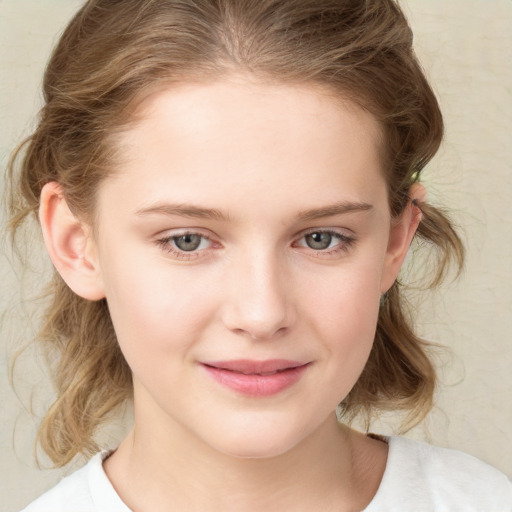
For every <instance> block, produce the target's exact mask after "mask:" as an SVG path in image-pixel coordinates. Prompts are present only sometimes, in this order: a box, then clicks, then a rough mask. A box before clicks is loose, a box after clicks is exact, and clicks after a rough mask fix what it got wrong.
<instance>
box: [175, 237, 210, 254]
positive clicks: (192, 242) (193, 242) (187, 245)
mask: <svg viewBox="0 0 512 512" xmlns="http://www.w3.org/2000/svg"><path fill="white" fill-rule="evenodd" d="M172 241H173V243H174V245H175V246H176V247H177V248H178V249H180V251H186V252H189V251H195V250H197V249H199V248H200V247H201V243H203V245H204V242H205V239H204V237H202V236H201V235H196V234H193V233H187V234H185V235H181V236H174V237H172Z"/></svg>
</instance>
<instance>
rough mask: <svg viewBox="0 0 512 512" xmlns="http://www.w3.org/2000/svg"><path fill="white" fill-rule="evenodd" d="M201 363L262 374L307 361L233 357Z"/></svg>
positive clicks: (246, 372) (223, 368) (233, 370)
mask: <svg viewBox="0 0 512 512" xmlns="http://www.w3.org/2000/svg"><path fill="white" fill-rule="evenodd" d="M202 364H204V365H205V366H210V367H212V368H218V369H219V370H228V371H232V372H237V373H244V374H247V375H251V374H263V373H267V374H268V373H275V372H278V371H283V370H289V369H291V368H297V367H300V366H305V365H306V364H308V363H303V362H299V361H291V360H288V359H268V360H266V361H255V360H250V359H233V360H230V361H204V362H203V363H202Z"/></svg>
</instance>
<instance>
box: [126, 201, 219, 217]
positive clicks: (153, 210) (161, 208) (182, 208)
mask: <svg viewBox="0 0 512 512" xmlns="http://www.w3.org/2000/svg"><path fill="white" fill-rule="evenodd" d="M148 214H160V215H169V216H171V215H178V216H180V217H190V218H192V219H213V220H227V216H226V215H224V214H223V213H222V212H221V211H220V210H217V209H215V208H201V207H199V206H193V205H188V204H169V203H157V204H155V205H151V206H148V207H146V208H141V209H140V210H137V211H136V215H137V216H139V217H141V216H143V215H148Z"/></svg>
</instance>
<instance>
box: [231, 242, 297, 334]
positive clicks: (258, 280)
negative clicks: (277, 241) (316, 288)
mask: <svg viewBox="0 0 512 512" xmlns="http://www.w3.org/2000/svg"><path fill="white" fill-rule="evenodd" d="M229 273H230V275H231V278H230V280H231V283H230V290H231V293H230V297H229V299H228V301H227V305H226V306H227V307H226V310H225V318H224V321H225V323H226V325H227V327H228V328H229V329H230V330H232V331H235V332H237V333H238V334H245V335H248V336H250V337H252V338H254V339H268V338H271V337H273V336H274V335H276V334H277V333H282V332H284V331H285V330H287V329H288V328H289V327H291V324H292V323H293V318H294V314H293V305H292V303H291V301H290V297H289V294H288V289H287V279H286V271H285V268H284V262H283V258H281V257H280V255H279V254H277V253H276V251H274V250H271V249H268V248H266V249H261V248H259V249H254V248H252V249H249V250H246V251H243V252H241V253H240V254H239V255H238V257H237V258H236V261H232V265H231V269H230V270H229Z"/></svg>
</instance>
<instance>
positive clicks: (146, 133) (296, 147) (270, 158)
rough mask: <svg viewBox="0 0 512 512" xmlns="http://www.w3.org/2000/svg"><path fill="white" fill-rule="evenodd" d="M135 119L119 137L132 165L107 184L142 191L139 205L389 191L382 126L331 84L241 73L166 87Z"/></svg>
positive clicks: (126, 160) (156, 92) (324, 197)
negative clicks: (169, 198)
mask: <svg viewBox="0 0 512 512" xmlns="http://www.w3.org/2000/svg"><path fill="white" fill-rule="evenodd" d="M134 119H135V121H134V122H132V123H131V124H130V125H129V126H128V128H127V129H125V130H124V131H122V132H121V133H120V134H118V136H117V137H116V139H117V140H116V144H117V145H118V147H119V148H121V149H122V151H121V154H122V155H123V162H122V163H121V165H120V166H119V169H118V172H116V173H114V175H113V177H112V178H111V179H109V180H107V187H108V186H109V182H111V184H112V185H114V184H115V185H116V186H117V190H118V194H124V196H125V197H129V196H130V194H128V190H125V191H124V192H123V191H122V188H123V187H125V186H126V187H130V186H131V187H132V188H133V185H134V184H136V186H135V188H138V191H139V196H141V197H140V198H139V199H138V200H139V201H142V200H143V197H142V196H144V197H146V198H151V200H155V201H157V200H161V201H164V200H167V197H164V196H166V195H169V194H171V195H172V194H178V192H179V194H180V197H173V198H172V199H173V200H174V201H176V200H178V201H184V202H186V201H194V202H196V200H197V199H198V198H199V199H200V200H201V201H202V202H206V203H208V202H209V201H212V202H215V201H217V203H218V200H219V199H220V198H221V197H222V194H223V193H224V194H225V196H224V197H225V202H226V203H228V202H229V201H228V200H229V198H230V197H231V196H233V195H234V194H235V195H236V194H245V195H246V200H247V201H250V199H251V198H257V200H259V201H261V200H262V198H265V199H266V200H269V199H270V198H271V197H276V198H277V197H278V196H282V197H283V198H284V197H288V196H289V195H290V194H291V193H293V192H295V193H296V194H300V195H301V197H302V198H303V199H304V200H306V199H307V197H314V196H315V194H318V199H319V201H320V202H322V201H328V202H337V201H339V200H355V201H359V200H361V199H362V198H361V197H356V196H361V195H366V196H371V195H372V194H374V193H378V194H382V186H383V184H384V181H383V178H382V172H381V162H380V148H381V130H380V126H379V124H378V122H377V121H376V120H375V118H374V117H373V116H372V115H371V114H369V113H368V112H366V111H365V110H363V109H362V108H360V107H359V106H357V105H355V104H354V103H351V102H349V101H346V100H343V98H340V97H339V96H335V95H334V94H333V93H332V92H330V91H328V90H327V89H323V88H321V87H317V86H312V85H290V84H276V83H271V84H269V83H262V82H256V81H254V80H249V79H247V78H246V77H240V76H232V77H229V78H225V79H222V80H217V81H213V82H210V83H204V82H202V83H183V84H179V85H177V84H173V85H167V86H166V85H161V86H159V87H158V88H157V89H155V90H154V91H152V92H151V94H148V95H146V96H145V97H144V99H143V100H142V101H140V102H139V103H138V106H137V111H136V115H135V117H134ZM128 178H129V179H128ZM375 185H378V187H375ZM340 191H342V192H343V194H344V196H345V197H342V198H340V197H339V193H340ZM305 194H306V195H305ZM351 195H352V196H354V197H350V196H351ZM158 196H162V197H158ZM329 196H333V197H329ZM364 199H365V201H368V200H373V199H372V197H367V198H364ZM148 200H149V199H148ZM277 200H279V199H277ZM303 202H304V201H303ZM143 206H144V205H143V204H140V205H139V207H143ZM212 206H213V207H218V204H213V205H212ZM309 206H310V205H307V204H303V205H301V209H304V208H307V207H309ZM313 206H316V205H313Z"/></svg>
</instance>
